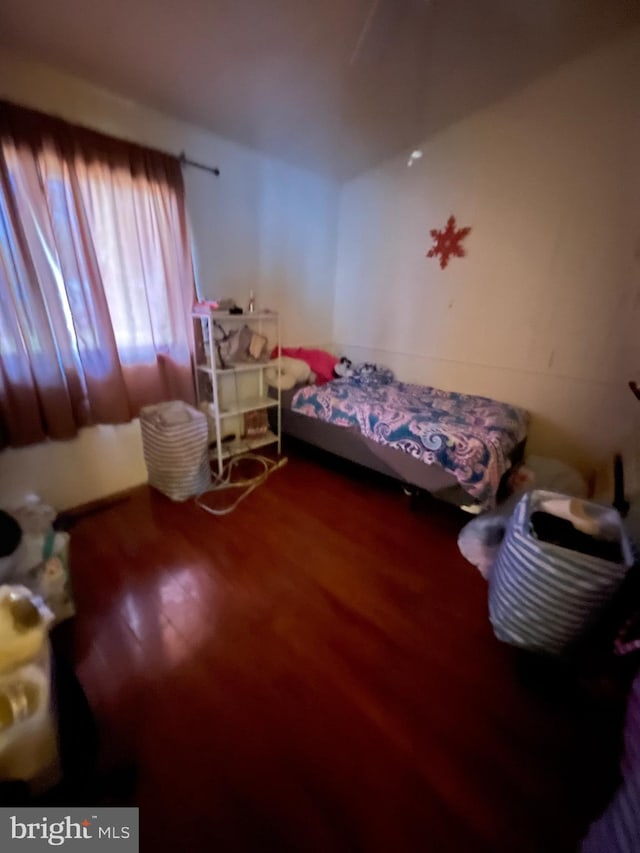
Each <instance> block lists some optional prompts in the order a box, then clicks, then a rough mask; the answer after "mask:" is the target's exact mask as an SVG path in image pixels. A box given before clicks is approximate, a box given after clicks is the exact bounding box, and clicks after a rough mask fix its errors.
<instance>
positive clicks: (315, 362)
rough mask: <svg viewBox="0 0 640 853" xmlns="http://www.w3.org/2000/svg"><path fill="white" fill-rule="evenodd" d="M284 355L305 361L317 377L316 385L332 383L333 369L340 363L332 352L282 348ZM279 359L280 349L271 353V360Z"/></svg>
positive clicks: (302, 348)
mask: <svg viewBox="0 0 640 853" xmlns="http://www.w3.org/2000/svg"><path fill="white" fill-rule="evenodd" d="M282 355H288V356H289V357H290V358H299V359H300V361H305V362H306V363H307V364H308V365H309V367H310V368H311V370H313V372H314V373H315V375H316V385H324V384H325V383H326V382H330V381H331V380H332V379H333V378H334V377H333V368H334V367H335V366H336V364H337V363H338V362H339V361H340V359H339V358H336V357H335V355H331V353H330V352H325V350H323V349H308V348H307V347H282ZM277 357H278V348H277V347H276V348H275V349H274V350H273V352H272V353H271V358H277Z"/></svg>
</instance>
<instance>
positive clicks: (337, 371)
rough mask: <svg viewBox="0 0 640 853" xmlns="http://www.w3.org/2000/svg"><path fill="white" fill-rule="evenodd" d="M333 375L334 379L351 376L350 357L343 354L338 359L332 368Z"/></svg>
mask: <svg viewBox="0 0 640 853" xmlns="http://www.w3.org/2000/svg"><path fill="white" fill-rule="evenodd" d="M333 375H334V376H335V378H336V379H349V378H350V377H351V376H353V363H352V361H351V359H350V358H347V357H346V355H343V356H342V358H341V359H340V361H339V362H338V363H337V364H336V366H335V367H334V368H333Z"/></svg>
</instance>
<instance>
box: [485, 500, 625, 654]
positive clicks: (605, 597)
mask: <svg viewBox="0 0 640 853" xmlns="http://www.w3.org/2000/svg"><path fill="white" fill-rule="evenodd" d="M534 516H537V517H538V518H542V517H543V516H544V517H549V518H550V519H551V520H553V519H554V518H558V519H562V520H563V521H564V522H566V521H569V522H573V524H570V525H569V528H573V529H577V530H578V531H582V533H583V534H584V536H585V537H586V539H588V538H589V536H590V537H592V539H593V544H594V549H593V550H594V552H595V553H584V552H582V551H578V550H575V548H574V547H572V544H573V543H572V539H573V537H571V535H567V536H566V542H562V537H560V539H561V542H562V544H559V543H558V542H551V541H545V539H544V538H541V537H540V535H539V532H538V534H537V533H536V529H535V526H534V522H533V521H532V517H534ZM587 533H589V536H587V535H586V534H587ZM577 535H579V534H577ZM581 541H582V540H581ZM598 551H601V552H602V553H607V552H612V553H615V554H616V555H617V556H616V558H615V559H604V558H603V556H602V554H598V553H597V552H598ZM632 562H633V559H632V555H631V547H630V544H629V540H628V538H627V535H626V533H625V531H624V528H623V526H622V521H621V519H620V516H619V514H618V513H617V511H616V510H614V509H611V508H608V507H603V506H599V505H598V504H593V503H588V502H585V501H580V500H577V499H572V498H569V497H567V496H566V495H561V494H559V493H557V492H548V491H543V490H536V491H532V492H528V493H527V494H525V495H524V497H523V498H522V499H521V500H520V501H519V502H518V504H517V506H516V508H515V510H514V512H513V514H512V516H511V518H510V520H509V525H508V527H507V532H506V535H505V538H504V540H503V542H502V545H501V547H500V551H499V552H498V556H497V559H496V563H495V565H494V568H493V571H492V573H491V578H490V583H489V616H490V619H491V624H492V625H493V629H494V632H495V634H496V636H497V637H498V639H500V640H503V641H504V642H506V643H510V644H512V645H515V646H520V647H522V648H525V649H529V650H531V651H536V652H546V653H550V654H554V655H561V654H563V653H565V652H567V651H568V650H569V649H570V648H571V647H572V646H573V645H574V644H575V643H576V642H577V641H578V640H579V639H580V638H581V637H582V636H583V635H584V633H585V631H586V630H587V629H588V628H589V627H590V625H591V624H592V623H593V622H594V621H595V620H596V619H597V617H598V615H599V614H600V612H601V611H602V610H603V608H604V607H605V606H606V605H607V604H608V603H609V601H610V600H611V599H612V597H613V596H614V595H615V593H616V592H617V590H618V589H619V587H620V585H621V584H622V582H623V580H624V578H625V576H626V574H627V571H628V569H629V568H630V567H631V565H632Z"/></svg>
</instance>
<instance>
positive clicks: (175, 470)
mask: <svg viewBox="0 0 640 853" xmlns="http://www.w3.org/2000/svg"><path fill="white" fill-rule="evenodd" d="M140 427H141V430H142V448H143V452H144V461H145V464H146V466H147V473H148V475H149V484H150V485H151V486H153V487H154V488H156V489H158V490H159V491H161V492H162V493H163V494H165V495H167V497H169V498H171V499H172V500H174V501H185V500H187V498H190V497H193V496H194V495H198V494H200V493H201V492H204V491H205V490H206V489H207V488H208V487H209V485H210V483H211V468H210V466H209V427H208V424H207V417H206V415H205V414H204V413H203V412H200V411H198V410H197V409H194V408H193V407H192V406H189V405H187V404H186V403H183V402H181V401H180V400H176V401H173V402H170V403H158V404H157V405H155V406H145V408H143V409H142V411H141V412H140Z"/></svg>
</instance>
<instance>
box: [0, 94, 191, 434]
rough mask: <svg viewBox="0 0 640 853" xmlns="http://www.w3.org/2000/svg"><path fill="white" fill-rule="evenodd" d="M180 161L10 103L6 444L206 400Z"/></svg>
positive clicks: (1, 217)
mask: <svg viewBox="0 0 640 853" xmlns="http://www.w3.org/2000/svg"><path fill="white" fill-rule="evenodd" d="M194 293H195V287H194V274H193V265H192V259H191V248H190V237H189V229H188V222H187V215H186V206H185V197H184V184H183V181H182V172H181V169H180V164H179V162H178V160H177V159H175V158H173V157H169V156H167V155H165V154H161V153H159V152H156V151H151V150H148V149H145V148H142V147H140V146H137V145H133V144H131V143H127V142H123V141H120V140H116V139H112V138H111V137H107V136H104V135H102V134H99V133H94V132H93V131H89V130H86V129H84V128H81V127H77V126H75V125H71V124H68V123H66V122H63V121H60V120H58V119H54V118H51V117H49V116H45V115H42V114H40V113H37V112H34V111H31V110H26V109H23V108H21V107H17V106H15V105H12V104H9V103H7V102H3V101H0V444H4V445H6V444H11V445H14V446H17V445H23V444H31V443H34V442H39V441H42V440H43V439H44V438H46V437H49V438H54V439H63V438H70V437H72V436H74V435H75V434H76V433H77V430H78V428H80V427H83V426H88V425H90V424H97V423H110V424H114V423H123V422H125V421H128V420H130V419H131V418H133V417H135V416H136V415H137V414H138V412H139V410H140V407H141V406H143V405H146V404H148V403H152V402H159V401H161V400H168V399H182V400H186V401H192V400H193V379H192V369H191V352H192V349H193V347H192V325H191V319H190V314H191V306H192V304H193V298H194Z"/></svg>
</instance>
